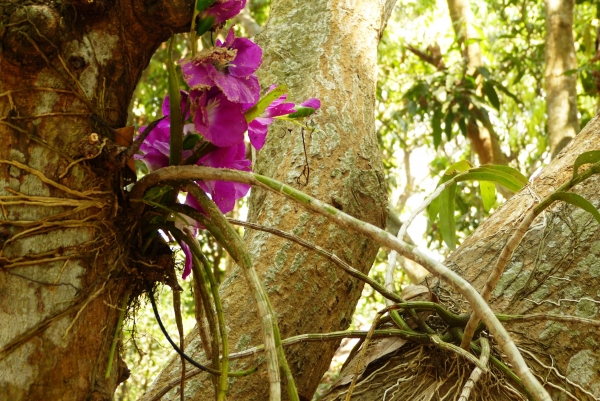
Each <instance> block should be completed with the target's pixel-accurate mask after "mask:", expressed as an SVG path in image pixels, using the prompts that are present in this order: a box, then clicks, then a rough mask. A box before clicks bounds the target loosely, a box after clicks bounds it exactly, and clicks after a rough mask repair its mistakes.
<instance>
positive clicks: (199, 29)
mask: <svg viewBox="0 0 600 401" xmlns="http://www.w3.org/2000/svg"><path fill="white" fill-rule="evenodd" d="M214 23H215V17H214V16H212V15H209V16H208V17H206V18H204V19H201V20H200V21H198V25H196V35H198V37H200V36H202V35H204V34H205V33H206V32H208V31H209V30H210V28H212V26H213V24H214Z"/></svg>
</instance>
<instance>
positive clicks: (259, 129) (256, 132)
mask: <svg viewBox="0 0 600 401" xmlns="http://www.w3.org/2000/svg"><path fill="white" fill-rule="evenodd" d="M274 88H275V85H272V86H271V88H269V92H270V91H272V90H273V89H274ZM267 93H268V92H267ZM286 99H287V93H286V94H284V95H281V96H280V97H278V98H277V99H275V100H274V101H273V102H272V103H271V104H270V105H269V106H267V108H266V109H265V111H264V112H263V113H262V114H261V115H260V116H258V117H256V118H255V119H254V120H252V121H251V122H250V124H248V138H250V143H251V144H252V146H254V148H256V150H260V149H261V148H262V147H263V146H264V144H265V139H266V137H267V131H268V127H269V125H270V124H271V123H272V122H273V121H274V120H275V117H279V116H285V115H288V114H292V113H295V112H296V107H297V106H296V105H295V104H294V103H284V102H285V100H286ZM300 107H311V108H313V109H315V110H317V109H319V108H320V107H321V102H320V101H319V99H316V98H310V99H308V100H306V101H304V102H303V103H301V104H300Z"/></svg>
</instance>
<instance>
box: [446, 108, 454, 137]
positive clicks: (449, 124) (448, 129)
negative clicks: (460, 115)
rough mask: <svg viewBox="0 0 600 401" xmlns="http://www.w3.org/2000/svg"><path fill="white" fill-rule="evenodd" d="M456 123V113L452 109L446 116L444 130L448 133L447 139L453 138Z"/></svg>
mask: <svg viewBox="0 0 600 401" xmlns="http://www.w3.org/2000/svg"><path fill="white" fill-rule="evenodd" d="M453 124H454V113H452V112H451V111H449V112H448V114H446V118H444V132H445V133H446V140H448V141H450V140H451V139H452V125H453Z"/></svg>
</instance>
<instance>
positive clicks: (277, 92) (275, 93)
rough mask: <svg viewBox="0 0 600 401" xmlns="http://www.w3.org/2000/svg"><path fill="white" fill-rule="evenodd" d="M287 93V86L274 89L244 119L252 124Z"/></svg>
mask: <svg viewBox="0 0 600 401" xmlns="http://www.w3.org/2000/svg"><path fill="white" fill-rule="evenodd" d="M287 91H288V88H287V86H285V85H279V86H278V87H276V88H275V89H273V90H272V91H271V92H269V93H267V94H266V95H264V96H263V97H262V98H261V99H260V100H259V101H258V102H256V104H255V105H254V106H252V107H251V108H250V110H248V111H247V112H246V114H245V115H244V117H245V118H246V121H247V122H251V121H252V120H254V119H255V118H256V117H258V116H260V115H261V114H262V113H263V112H264V111H265V110H266V109H267V107H269V105H270V104H271V103H273V101H274V100H276V99H277V98H279V97H280V96H282V95H285V94H286V93H287ZM309 108H310V107H309ZM313 110H314V109H313Z"/></svg>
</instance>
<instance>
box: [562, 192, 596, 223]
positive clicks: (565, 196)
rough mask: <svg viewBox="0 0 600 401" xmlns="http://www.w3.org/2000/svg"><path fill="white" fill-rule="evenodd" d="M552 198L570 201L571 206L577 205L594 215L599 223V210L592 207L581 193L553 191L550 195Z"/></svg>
mask: <svg viewBox="0 0 600 401" xmlns="http://www.w3.org/2000/svg"><path fill="white" fill-rule="evenodd" d="M550 199H552V200H561V201H563V202H566V203H570V204H571V205H573V206H577V207H579V208H581V209H583V210H585V211H586V212H589V213H591V214H592V216H594V218H595V219H596V221H597V222H598V223H600V212H598V209H596V208H595V207H594V205H592V204H591V203H590V202H589V201H588V200H587V199H585V198H584V197H583V196H581V195H577V194H575V193H573V192H555V193H553V194H552V195H550Z"/></svg>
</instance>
